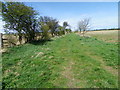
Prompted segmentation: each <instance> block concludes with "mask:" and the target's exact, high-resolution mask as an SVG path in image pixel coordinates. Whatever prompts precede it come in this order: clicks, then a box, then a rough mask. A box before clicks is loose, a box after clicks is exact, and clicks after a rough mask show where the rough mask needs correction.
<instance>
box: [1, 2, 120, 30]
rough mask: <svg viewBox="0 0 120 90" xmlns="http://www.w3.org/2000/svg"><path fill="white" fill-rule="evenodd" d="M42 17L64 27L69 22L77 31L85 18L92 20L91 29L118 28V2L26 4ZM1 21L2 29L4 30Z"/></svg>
mask: <svg viewBox="0 0 120 90" xmlns="http://www.w3.org/2000/svg"><path fill="white" fill-rule="evenodd" d="M24 3H25V4H26V5H28V6H31V7H33V8H34V9H35V10H36V11H37V12H38V13H39V14H40V15H41V16H51V17H53V18H56V19H58V20H59V24H60V25H62V23H63V22H64V21H67V22H68V23H69V24H70V25H71V27H72V29H77V27H78V22H79V21H80V20H81V19H83V18H91V21H90V24H91V29H102V28H117V27H118V2H24ZM1 25H2V22H1V21H0V28H2V26H1Z"/></svg>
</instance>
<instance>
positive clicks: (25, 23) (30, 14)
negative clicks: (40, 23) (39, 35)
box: [2, 2, 37, 43]
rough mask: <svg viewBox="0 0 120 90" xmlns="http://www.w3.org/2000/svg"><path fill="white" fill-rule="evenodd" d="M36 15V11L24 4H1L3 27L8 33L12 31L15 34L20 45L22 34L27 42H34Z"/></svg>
mask: <svg viewBox="0 0 120 90" xmlns="http://www.w3.org/2000/svg"><path fill="white" fill-rule="evenodd" d="M36 15H37V13H36V11H35V10H33V8H32V7H28V6H26V5H25V4H24V3H21V2H5V3H2V16H3V21H5V26H4V27H5V28H6V30H8V31H10V30H12V31H15V32H17V33H18V35H19V41H20V43H21V40H22V36H23V34H25V37H26V39H27V41H32V40H34V37H35V32H36V31H37V27H36V25H37V23H36Z"/></svg>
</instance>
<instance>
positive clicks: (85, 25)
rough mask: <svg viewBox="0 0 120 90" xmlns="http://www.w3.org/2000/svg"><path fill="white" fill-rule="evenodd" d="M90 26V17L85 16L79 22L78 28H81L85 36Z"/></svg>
mask: <svg viewBox="0 0 120 90" xmlns="http://www.w3.org/2000/svg"><path fill="white" fill-rule="evenodd" d="M89 27H90V18H85V19H83V20H81V21H80V22H79V23H78V29H79V30H80V33H81V32H82V34H83V36H84V34H85V32H86V31H87V30H88V29H89Z"/></svg>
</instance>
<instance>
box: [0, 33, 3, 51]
mask: <svg viewBox="0 0 120 90" xmlns="http://www.w3.org/2000/svg"><path fill="white" fill-rule="evenodd" d="M2 43H3V42H2V33H0V49H2Z"/></svg>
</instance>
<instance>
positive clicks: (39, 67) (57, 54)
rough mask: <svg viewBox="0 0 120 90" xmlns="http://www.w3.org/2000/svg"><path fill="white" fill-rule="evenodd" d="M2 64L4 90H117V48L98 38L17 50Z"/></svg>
mask: <svg viewBox="0 0 120 90" xmlns="http://www.w3.org/2000/svg"><path fill="white" fill-rule="evenodd" d="M89 35H90V34H89ZM97 36H98V35H97ZM116 37H117V36H116ZM2 61H3V62H2V63H3V87H4V88H15V87H17V88H118V44H117V43H114V42H106V41H104V40H101V39H100V37H99V36H98V37H96V36H94V35H93V36H92V35H91V37H89V38H88V37H80V36H79V35H77V34H75V33H71V34H67V35H65V36H62V37H56V38H53V39H52V40H51V41H48V42H34V43H32V44H25V45H21V46H16V47H13V48H9V50H8V52H5V53H3V60H2Z"/></svg>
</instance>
